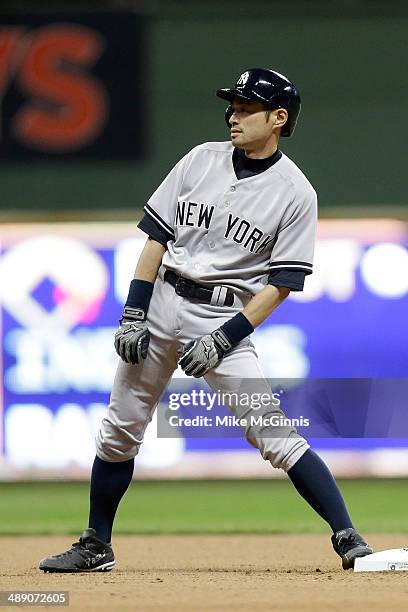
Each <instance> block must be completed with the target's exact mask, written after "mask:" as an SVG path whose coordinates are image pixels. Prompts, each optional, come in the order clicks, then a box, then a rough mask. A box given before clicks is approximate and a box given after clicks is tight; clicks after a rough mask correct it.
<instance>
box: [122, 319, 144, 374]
mask: <svg viewBox="0 0 408 612" xmlns="http://www.w3.org/2000/svg"><path fill="white" fill-rule="evenodd" d="M149 342H150V333H149V330H148V328H147V323H146V321H127V320H126V319H122V320H121V323H120V326H119V329H118V330H117V332H116V333H115V349H116V352H117V354H118V355H119V357H120V358H121V359H122V360H123V361H124V362H125V363H132V364H136V363H140V362H141V361H142V359H146V355H147V349H148V348H149Z"/></svg>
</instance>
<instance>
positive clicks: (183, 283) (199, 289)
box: [164, 270, 234, 306]
mask: <svg viewBox="0 0 408 612" xmlns="http://www.w3.org/2000/svg"><path fill="white" fill-rule="evenodd" d="M164 280H165V281H166V282H167V283H170V285H172V286H173V287H174V289H175V291H176V293H177V295H180V296H181V297H185V298H190V299H193V300H198V301H199V302H204V304H213V305H217V306H232V305H233V303H234V292H233V291H232V290H231V289H228V288H227V287H223V286H221V285H209V286H208V285H207V286H204V285H199V284H198V283H195V282H194V281H192V280H189V279H188V278H184V277H183V276H179V275H178V274H176V273H175V272H172V271H171V270H166V272H165V273H164Z"/></svg>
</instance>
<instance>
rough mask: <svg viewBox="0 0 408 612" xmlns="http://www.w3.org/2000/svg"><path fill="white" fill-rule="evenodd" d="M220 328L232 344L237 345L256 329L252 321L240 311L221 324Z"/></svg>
mask: <svg viewBox="0 0 408 612" xmlns="http://www.w3.org/2000/svg"><path fill="white" fill-rule="evenodd" d="M220 329H222V331H223V332H224V334H225V335H226V336H227V338H228V340H229V341H230V342H231V344H232V346H236V345H237V344H238V343H239V342H241V340H243V339H244V338H246V337H247V336H249V334H252V332H253V331H254V328H253V327H252V325H251V323H250V322H249V321H248V319H247V318H246V316H245V315H244V314H242V312H239V313H238V314H236V315H235V317H232V319H229V321H227V322H226V323H224V325H221V327H220Z"/></svg>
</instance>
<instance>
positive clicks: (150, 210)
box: [144, 204, 174, 236]
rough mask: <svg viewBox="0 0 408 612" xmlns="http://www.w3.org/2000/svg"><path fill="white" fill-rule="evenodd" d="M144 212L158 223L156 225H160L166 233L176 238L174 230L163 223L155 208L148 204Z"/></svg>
mask: <svg viewBox="0 0 408 612" xmlns="http://www.w3.org/2000/svg"><path fill="white" fill-rule="evenodd" d="M144 210H145V211H146V214H148V215H149V217H151V218H152V219H153V220H154V221H156V223H158V224H159V225H160V226H161V227H162V228H163V229H164V230H165V231H166V232H168V233H169V234H171V235H172V236H174V229H173V228H172V227H170V225H168V224H167V223H166V222H165V221H163V219H162V218H161V216H160V215H159V214H158V213H157V212H156V211H155V210H153V208H152V207H151V206H149V204H146V205H145V206H144Z"/></svg>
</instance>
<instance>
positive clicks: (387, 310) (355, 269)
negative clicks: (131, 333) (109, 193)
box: [0, 219, 408, 469]
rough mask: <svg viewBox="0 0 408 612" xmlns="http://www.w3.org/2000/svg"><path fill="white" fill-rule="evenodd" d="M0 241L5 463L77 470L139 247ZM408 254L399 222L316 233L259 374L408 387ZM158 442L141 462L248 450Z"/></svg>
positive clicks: (42, 236)
mask: <svg viewBox="0 0 408 612" xmlns="http://www.w3.org/2000/svg"><path fill="white" fill-rule="evenodd" d="M0 235H1V237H2V238H1V244H0V249H1V250H0V289H1V295H0V302H1V304H0V305H1V309H0V326H1V329H0V334H1V340H2V350H1V355H0V357H1V363H0V368H1V369H2V381H3V383H2V386H1V385H0V416H1V419H0V427H1V430H2V434H0V435H1V440H0V441H1V452H2V453H3V455H4V456H5V459H6V462H7V463H8V464H10V465H13V466H17V467H18V468H23V469H27V468H30V467H32V468H35V469H53V468H54V469H59V468H60V467H62V468H64V469H66V468H68V467H69V466H72V465H77V466H82V468H84V466H88V465H89V463H90V461H91V460H92V457H93V455H94V442H93V440H94V435H95V432H96V431H97V429H98V426H99V423H100V420H101V418H102V417H103V415H104V414H105V411H106V405H107V401H108V398H109V392H110V390H111V386H112V382H113V378H114V374H115V369H116V364H117V361H118V357H117V355H116V353H115V351H114V348H113V337H114V332H115V330H116V328H117V324H118V320H119V318H120V314H121V310H122V305H123V303H124V301H125V299H126V296H127V292H128V288H129V281H130V279H131V278H132V276H133V271H134V268H135V264H136V261H137V259H138V256H139V253H140V252H141V249H142V248H143V244H144V241H145V236H144V234H143V233H142V232H140V231H139V230H137V228H136V227H135V226H133V225H130V224H121V223H117V224H115V223H112V224H103V223H100V224H85V223H82V224H53V225H40V224H38V225H23V224H21V225H12V224H9V225H3V226H1V227H0ZM407 246H408V233H407V227H406V225H405V224H404V223H402V222H398V221H392V220H386V219H385V220H380V221H370V220H365V221H348V222H343V221H323V222H321V223H320V227H319V240H318V243H317V247H316V256H315V273H314V274H313V275H312V277H309V278H308V279H307V281H306V288H305V291H304V292H303V293H299V294H297V293H293V294H291V295H290V297H289V298H288V300H287V301H286V302H285V304H283V305H282V306H281V307H280V308H278V309H277V310H276V311H275V312H274V313H273V315H272V316H271V317H270V318H269V320H268V321H267V322H266V323H265V324H263V325H262V326H260V328H258V329H257V330H256V331H255V333H254V338H253V339H254V343H255V345H256V349H257V353H258V355H259V358H260V361H261V365H262V369H263V371H264V373H265V375H266V376H267V377H268V378H271V379H280V378H285V379H295V378H303V377H310V378H341V377H344V378H346V377H349V378H368V377H369V378H386V377H388V378H398V377H400V378H403V377H406V378H408V326H407V325H406V313H407V309H408V272H407V271H408V250H407ZM179 376H181V377H182V376H183V374H182V373H181V372H180V371H178V372H177V377H179ZM177 377H176V378H175V379H174V381H173V382H174V384H176V386H177V384H179V383H177ZM180 384H181V383H180ZM176 390H177V389H176ZM153 428H154V425H151V427H150V431H149V435H150V434H153ZM156 443H157V444H162V445H163V444H170V445H172V446H166V450H165V451H164V452H157V451H156V450H151V452H146V451H145V450H144V451H143V453H141V458H142V459H143V460H145V461H148V462H149V465H155V466H156V467H160V466H163V465H164V463H166V462H167V463H168V462H169V461H170V462H171V461H174V462H176V461H177V460H179V459H180V457H181V454H182V453H185V452H194V451H206V452H220V451H225V450H231V449H232V448H233V449H235V450H236V449H241V450H243V449H248V445H247V443H246V441H245V440H243V439H239V440H231V439H228V438H226V439H224V438H219V439H217V440H214V439H212V440H211V439H207V440H206V439H194V438H187V439H186V440H184V441H183V442H182V443H181V442H180V441H177V440H175V441H170V442H166V441H165V440H156V441H155V443H154V444H156ZM381 444H382V446H384V444H385V441H384V440H382V441H381ZM387 444H388V442H387ZM151 448H153V449H157V447H156V446H153V447H151ZM0 459H1V457H0ZM0 465H1V460H0Z"/></svg>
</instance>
